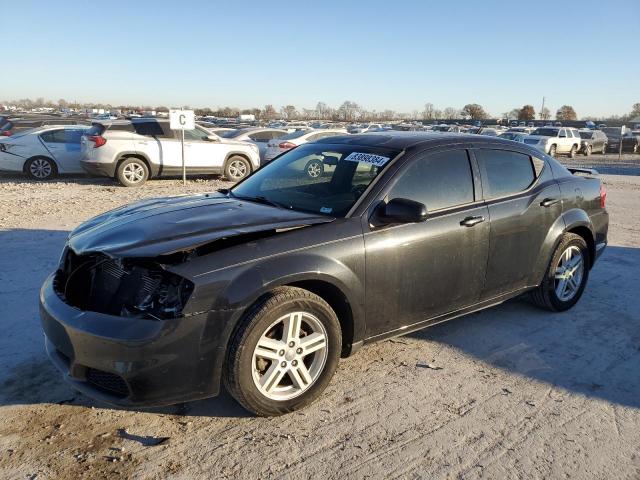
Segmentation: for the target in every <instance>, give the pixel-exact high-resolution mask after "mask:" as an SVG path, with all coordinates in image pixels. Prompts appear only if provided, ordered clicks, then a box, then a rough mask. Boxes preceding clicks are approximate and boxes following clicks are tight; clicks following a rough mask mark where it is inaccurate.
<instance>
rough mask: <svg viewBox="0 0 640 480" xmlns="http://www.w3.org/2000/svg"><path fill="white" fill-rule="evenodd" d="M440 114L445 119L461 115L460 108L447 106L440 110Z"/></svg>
mask: <svg viewBox="0 0 640 480" xmlns="http://www.w3.org/2000/svg"><path fill="white" fill-rule="evenodd" d="M442 116H443V117H444V118H445V119H447V120H451V119H453V118H458V117H460V116H461V114H460V110H458V109H457V108H454V107H447V108H445V109H444V111H443V112H442Z"/></svg>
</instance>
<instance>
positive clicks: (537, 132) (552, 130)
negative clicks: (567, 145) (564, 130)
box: [531, 128, 559, 137]
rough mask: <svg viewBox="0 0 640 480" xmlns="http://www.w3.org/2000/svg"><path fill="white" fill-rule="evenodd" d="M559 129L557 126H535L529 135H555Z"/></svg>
mask: <svg viewBox="0 0 640 480" xmlns="http://www.w3.org/2000/svg"><path fill="white" fill-rule="evenodd" d="M558 132H559V130H558V129H557V128H536V129H535V130H534V131H533V133H532V134H531V135H540V136H542V137H557V136H558Z"/></svg>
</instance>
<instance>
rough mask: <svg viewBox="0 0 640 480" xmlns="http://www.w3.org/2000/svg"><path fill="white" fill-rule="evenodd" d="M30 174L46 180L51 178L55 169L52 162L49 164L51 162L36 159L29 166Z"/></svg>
mask: <svg viewBox="0 0 640 480" xmlns="http://www.w3.org/2000/svg"><path fill="white" fill-rule="evenodd" d="M29 172H30V173H31V175H33V176H34V177H35V178H39V179H44V178H48V177H50V176H51V174H52V173H53V168H52V167H51V162H49V160H45V159H44V158H36V159H35V160H33V161H32V162H31V165H29Z"/></svg>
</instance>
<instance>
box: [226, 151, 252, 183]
mask: <svg viewBox="0 0 640 480" xmlns="http://www.w3.org/2000/svg"><path fill="white" fill-rule="evenodd" d="M250 173H251V164H250V163H249V160H247V159H246V158H244V157H241V156H240V155H234V156H233V157H231V158H229V160H227V163H226V164H225V166H224V176H225V177H226V179H227V180H231V181H232V182H239V181H240V180H242V179H243V178H245V177H246V176H247V175H249V174H250Z"/></svg>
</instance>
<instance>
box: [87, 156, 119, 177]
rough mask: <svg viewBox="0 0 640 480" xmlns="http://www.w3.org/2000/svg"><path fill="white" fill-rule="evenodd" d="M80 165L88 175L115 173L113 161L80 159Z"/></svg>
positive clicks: (107, 175) (112, 174) (113, 174)
mask: <svg viewBox="0 0 640 480" xmlns="http://www.w3.org/2000/svg"><path fill="white" fill-rule="evenodd" d="M80 165H81V166H82V169H83V170H84V171H85V172H87V173H88V174H89V175H94V176H98V177H113V176H115V174H116V164H115V163H103V162H86V161H84V160H83V161H81V162H80Z"/></svg>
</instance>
